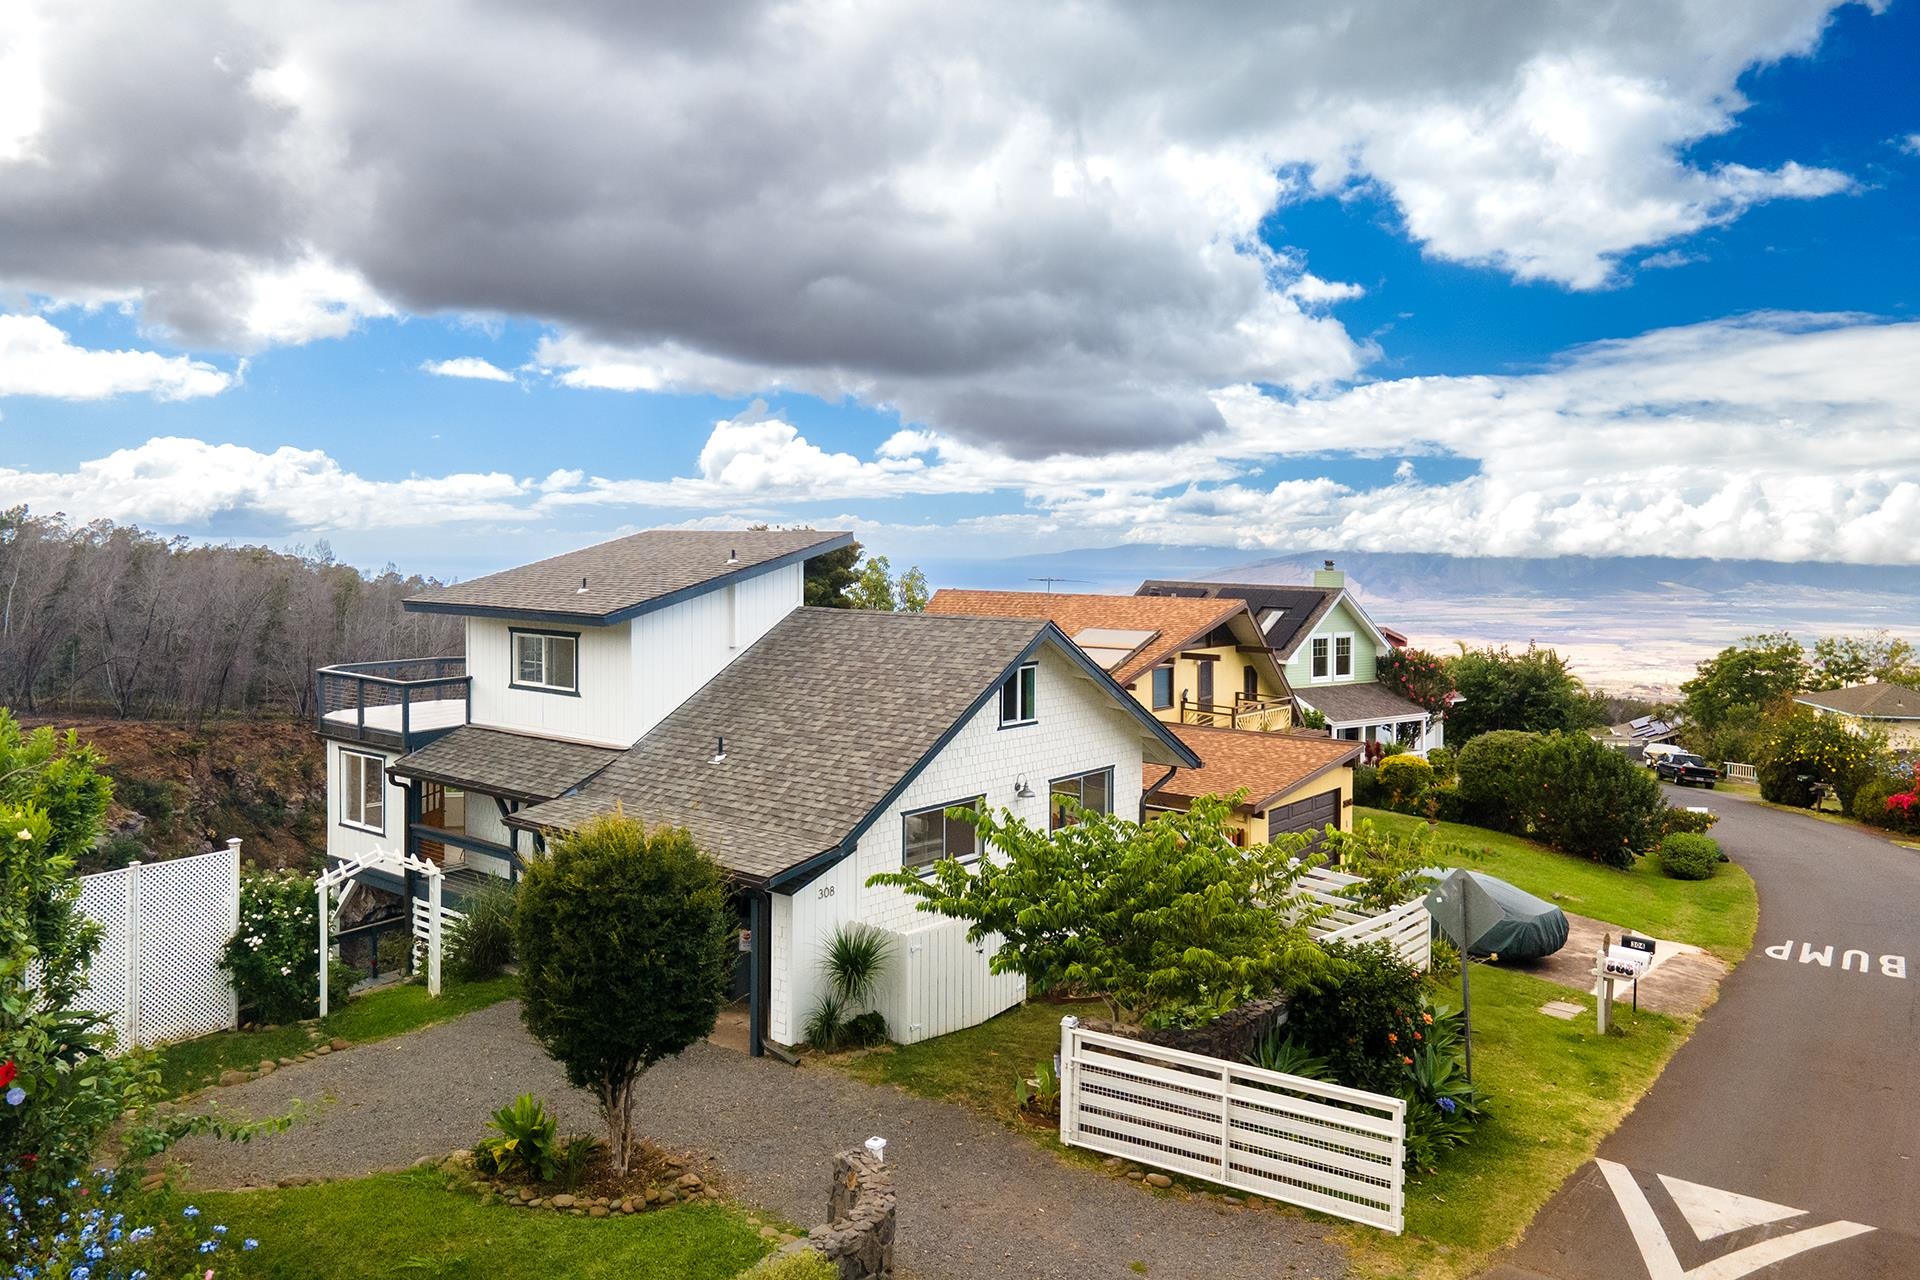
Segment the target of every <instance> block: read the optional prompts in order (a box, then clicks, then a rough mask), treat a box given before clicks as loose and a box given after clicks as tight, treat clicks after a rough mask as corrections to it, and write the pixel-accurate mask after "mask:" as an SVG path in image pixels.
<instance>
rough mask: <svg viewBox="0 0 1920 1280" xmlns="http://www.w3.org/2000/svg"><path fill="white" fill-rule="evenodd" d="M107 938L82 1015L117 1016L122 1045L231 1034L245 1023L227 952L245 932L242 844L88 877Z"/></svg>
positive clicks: (83, 900)
mask: <svg viewBox="0 0 1920 1280" xmlns="http://www.w3.org/2000/svg"><path fill="white" fill-rule="evenodd" d="M80 909H81V910H82V911H85V912H86V913H87V915H88V916H90V917H92V918H93V919H94V920H97V921H98V922H99V923H100V926H101V928H102V929H103V930H104V936H103V937H102V939H101V942H100V952H99V954H98V955H96V956H95V957H94V961H93V968H92V969H91V970H90V971H89V973H88V975H87V976H88V979H89V983H88V989H87V990H86V991H85V992H84V993H82V995H81V997H80V1000H79V1002H78V1003H79V1005H80V1007H82V1008H89V1009H95V1010H98V1011H99V1012H102V1013H106V1014H110V1015H111V1016H112V1019H113V1026H114V1031H115V1032H116V1034H117V1035H118V1036H119V1040H120V1043H121V1044H122V1045H152V1044H159V1043H161V1042H162V1041H166V1040H180V1039H184V1038H186V1037H188V1036H201V1035H206V1034H207V1033H209V1032H213V1031H223V1030H225V1029H227V1028H229V1027H231V1026H233V1025H234V1023H235V1022H236V1021H237V1019H238V1010H237V1009H236V1008H235V1004H234V997H233V984H232V983H231V982H230V981H229V980H228V978H227V975H226V971H225V970H223V969H221V967H220V952H221V950H222V949H223V948H224V947H225V946H226V943H227V939H228V938H231V937H232V936H233V931H234V929H235V927H236V926H238V924H239V923H240V842H239V841H238V840H230V841H228V842H227V847H226V848H224V849H216V850H214V851H213V852H212V853H202V854H196V855H194V856H193V857H191V858H175V859H174V860H172V861H171V862H155V863H147V864H142V863H134V864H133V865H132V866H129V867H126V868H125V869H123V870H120V871H102V872H100V873H98V874H97V875H90V876H82V877H80Z"/></svg>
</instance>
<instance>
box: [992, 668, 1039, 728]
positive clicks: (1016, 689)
mask: <svg viewBox="0 0 1920 1280" xmlns="http://www.w3.org/2000/svg"><path fill="white" fill-rule="evenodd" d="M1039 683H1040V666H1039V664H1038V663H1034V662H1029V663H1027V664H1025V665H1024V666H1022V667H1021V668H1020V669H1019V670H1018V671H1016V672H1014V673H1013V674H1012V675H1010V676H1008V677H1007V681H1006V683H1005V684H1003V685H1001V686H1000V727H1001V728H1002V729H1005V728H1009V727H1011V726H1013V725H1016V724H1032V723H1033V722H1034V721H1035V720H1036V719H1038V718H1039V716H1038V714H1037V707H1038V704H1037V701H1036V695H1037V694H1038V692H1039Z"/></svg>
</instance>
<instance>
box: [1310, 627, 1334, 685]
mask: <svg viewBox="0 0 1920 1280" xmlns="http://www.w3.org/2000/svg"><path fill="white" fill-rule="evenodd" d="M1332 650H1333V644H1332V642H1331V641H1329V640H1328V639H1327V638H1326V637H1325V636H1315V637H1314V638H1313V646H1312V655H1313V657H1312V661H1313V678H1314V679H1315V680H1325V679H1326V678H1327V671H1328V670H1329V668H1330V666H1331V663H1330V661H1329V658H1328V655H1329V654H1330V653H1331V652H1332Z"/></svg>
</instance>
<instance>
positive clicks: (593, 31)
mask: <svg viewBox="0 0 1920 1280" xmlns="http://www.w3.org/2000/svg"><path fill="white" fill-rule="evenodd" d="M141 8H142V6H140V5H138V4H134V3H126V4H122V5H118V6H115V5H109V6H106V7H105V10H104V11H103V13H102V14H101V15H98V16H97V17H96V18H95V19H94V20H90V21H80V20H75V19H69V18H66V17H62V18H61V19H59V20H56V19H55V18H54V16H53V14H52V10H51V9H50V8H49V9H46V10H37V9H36V6H34V5H32V4H29V5H27V6H26V7H25V9H23V10H20V11H19V12H17V13H15V14H14V15H13V16H11V17H0V85H11V86H13V87H12V88H11V89H9V88H0V501H8V502H11V501H26V502H29V503H30V504H31V505H32V506H33V507H34V508H36V509H38V510H43V511H45V510H53V509H60V510H65V511H67V512H69V513H70V514H71V515H72V516H74V517H75V518H79V519H86V518H94V517H106V518H111V519H116V520H122V521H129V522H135V523H139V524H142V525H146V526H149V527H154V528H160V529H165V530H168V531H177V532H183V533H187V534H189V535H191V536H196V537H210V538H221V539H228V538H231V539H244V540H264V541H268V542H271V543H275V544H292V543H302V544H306V545H312V544H315V543H317V542H319V541H322V540H325V541H327V542H328V543H330V544H331V545H332V546H333V547H334V548H335V549H336V550H337V551H338V552H339V553H340V554H342V555H343V556H344V557H345V558H348V559H350V560H352V561H354V562H356V563H360V564H364V565H378V564H380V563H383V562H386V561H393V562H397V563H399V564H400V565H401V566H402V567H403V568H407V569H410V570H420V571H424V572H429V573H436V574H441V575H468V574H471V573H474V572H478V571H484V570H486V569H490V568H494V567H499V566H500V565H502V564H506V563H512V562H516V561H520V560H525V559H528V558H531V557H532V556H534V555H537V554H544V553H547V552H550V551H554V550H559V549H563V548H565V547H567V546H571V545H576V544H578V543H580V542H583V541H587V540H589V539H591V538H595V537H600V536H606V535H610V534H613V533H617V532H621V531H625V530H628V529H632V528H639V527H646V526H649V525H654V524H678V523H687V522H704V523H708V524H721V523H729V522H732V523H738V522H742V521H747V520H771V521H775V522H800V521H805V522H808V523H813V524H816V525H821V526H828V525H832V526H841V525H850V526H851V527H854V528H856V530H857V531H859V532H860V534H861V536H862V537H863V539H864V540H865V541H866V542H867V543H868V544H869V545H870V546H871V547H872V548H873V549H875V550H878V551H883V552H887V553H889V554H891V555H893V556H894V558H895V559H896V560H902V561H905V560H926V561H930V562H939V561H942V560H945V561H957V560H962V559H987V558H993V557H997V556H1004V555H1017V554H1024V553H1029V552H1033V551H1037V550H1047V549H1065V548H1070V547H1085V546H1103V545H1113V544H1118V543H1125V542H1143V543H1174V544H1185V545H1195V546H1211V547H1234V548H1239V549H1242V550H1246V551H1248V552H1253V551H1261V552H1270V551H1285V550H1292V549H1296V548H1305V547H1320V546H1326V547H1335V546H1344V547H1353V548H1356V549H1367V550H1438V551H1449V552H1453V553H1456V554H1502V555H1511V554H1527V555H1554V554H1596V555H1607V554H1628V553H1635V552H1645V551H1648V550H1654V551H1658V552H1662V553H1671V554H1705V555H1725V556H1747V557H1753V556H1773V557H1778V558H1781V559H1790V560H1844V561H1853V562H1861V563H1896V562H1897V563H1912V562H1915V561H1920V429H1916V428H1920V372H1916V370H1920V336H1916V335H1920V322H1917V321H1916V317H1915V316H1914V315H1913V307H1914V284H1915V281H1916V279H1920V218H1916V217H1915V216H1914V213H1913V210H1914V208H1915V204H1916V194H1917V193H1920V88H1916V81H1915V78H1914V77H1913V75H1912V74H1911V68H1912V66H1913V65H1914V61H1915V58H1916V55H1920V17H1917V16H1916V15H1917V14H1920V6H1916V5H1914V4H1912V3H1894V4H1891V5H1889V6H1886V7H1884V8H1881V9H1876V8H1872V7H1869V6H1865V5H1847V6H1842V7H1838V8H1831V7H1830V6H1828V5H1825V4H1823V3H1811V2H1809V3H1790V2H1788V0H1781V3H1779V4H1776V5H1772V6H1764V7H1763V6H1754V5H1751V4H1733V3H1726V4H1715V3H1706V2H1705V0H1703V2H1702V3H1701V4H1698V5H1695V6H1692V7H1691V9H1690V10H1689V11H1688V12H1689V14H1690V17H1689V18H1688V19H1687V20H1686V21H1676V22H1674V24H1673V29H1670V30H1662V31H1657V32H1641V31H1639V30H1638V29H1637V28H1638V27H1640V26H1643V25H1645V24H1644V23H1643V22H1642V21H1641V20H1640V19H1638V18H1635V17H1633V15H1632V13H1631V12H1628V17H1627V18H1626V19H1623V20H1620V21H1615V20H1613V19H1612V18H1611V17H1610V16H1609V15H1608V14H1607V13H1605V12H1602V11H1600V9H1599V7H1597V6H1591V5H1582V6H1575V5H1568V6H1564V7H1556V6H1546V5H1542V6H1538V7H1536V8H1534V9H1531V10H1529V11H1528V12H1526V13H1525V14H1524V15H1522V14H1520V13H1518V12H1516V11H1512V10H1508V9H1504V8H1502V7H1499V6H1491V5H1490V6H1487V7H1485V8H1484V9H1482V8H1477V7H1475V6H1462V7H1460V8H1458V9H1456V10H1452V11H1450V12H1449V13H1448V14H1445V15H1426V16H1424V17H1423V19H1422V21H1423V22H1426V23H1429V24H1433V25H1432V26H1430V28H1429V29H1424V30H1422V29H1412V28H1411V26H1410V24H1408V23H1406V22H1403V21H1400V20H1398V19H1397V18H1396V17H1395V16H1394V13H1393V11H1392V10H1391V7H1385V8H1382V7H1376V6H1370V5H1355V6H1351V7H1350V10H1349V9H1348V8H1345V7H1342V6H1332V7H1331V8H1328V7H1323V6H1319V7H1315V9H1314V10H1313V13H1314V14H1316V15H1318V14H1323V12H1324V16H1325V18H1326V21H1325V23H1324V25H1323V26H1315V25H1314V21H1313V20H1312V19H1311V18H1309V19H1299V20H1296V21H1294V22H1293V23H1292V24H1277V23H1276V24H1275V25H1274V27H1273V29H1272V30H1268V29H1266V28H1265V27H1262V26H1260V25H1259V23H1260V22H1261V21H1263V20H1266V12H1265V10H1264V9H1263V10H1262V11H1261V14H1260V15H1258V16H1256V18H1255V19H1253V20H1252V22H1251V23H1248V22H1245V21H1241V20H1238V19H1236V20H1235V21H1234V22H1227V21H1225V20H1224V19H1223V20H1221V21H1220V22H1219V23H1218V24H1217V25H1216V24H1212V23H1210V22H1201V23H1196V24H1177V25H1178V26H1179V29H1178V30H1177V31H1175V30H1171V29H1168V28H1163V27H1159V26H1156V25H1155V23H1156V19H1155V18H1154V17H1153V15H1152V14H1151V13H1150V12H1147V11H1145V10H1141V9H1123V8H1120V7H1117V6H1116V7H1113V8H1108V7H1106V6H1101V5H1093V6H1084V7H1082V8H1081V9H1079V10H1076V11H1075V13H1074V16H1073V17H1072V18H1068V17H1067V16H1065V15H1064V12H1063V14H1062V15H1061V16H1059V17H1057V18H1055V19H1052V20H1049V21H1045V22H1042V23H1040V24H1039V26H1038V29H1037V30H1028V29H1025V28H1023V27H1022V25H1021V22H1020V20H1019V19H1018V16H1017V13H1018V11H1017V6H1009V7H1007V8H1006V9H1004V10H1001V9H999V8H998V7H997V6H994V5H982V6H980V7H979V10H978V12H977V13H969V14H967V15H964V16H955V15H953V14H952V13H950V12H947V11H943V10H940V9H938V8H935V7H923V6H918V5H914V4H904V3H902V4H879V3H875V4H872V5H870V6H865V7H864V8H865V9H866V10H868V11H865V12H863V13H862V14H861V15H860V17H861V20H860V21H853V20H851V19H849V18H847V17H846V15H845V14H844V13H843V12H842V11H840V10H837V9H835V8H834V7H832V6H820V7H818V8H816V7H815V6H811V5H806V4H802V5H800V6H798V9H797V12H799V13H800V14H802V15H803V20H802V21H799V22H798V23H797V25H796V24H793V23H789V24H786V25H783V24H782V23H780V22H777V21H775V20H774V19H772V18H770V17H769V15H768V14H767V13H766V12H765V11H764V10H763V9H762V8H761V7H760V6H759V5H757V4H754V3H750V2H743V3H741V4H739V5H730V6H710V7H703V6H694V7H693V9H692V10H690V11H689V16H687V17H686V24H687V25H686V26H685V28H684V29H681V28H678V27H673V26H672V24H668V27H669V28H670V29H655V30H650V31H645V32H636V31H634V30H633V29H632V28H631V25H630V24H627V23H624V22H622V21H620V20H619V18H618V15H617V14H610V15H608V16H605V17H604V18H603V17H601V16H600V15H597V14H595V13H594V12H592V7H591V6H583V7H582V9H581V10H580V11H579V12H578V13H572V12H569V14H568V15H567V16H565V17H558V16H555V15H554V14H551V13H546V12H544V11H543V10H541V9H540V8H538V7H535V6H518V5H513V4H498V5H492V6H486V7H481V6H476V7H473V8H471V9H469V8H466V7H465V6H462V5H459V4H452V5H449V6H446V7H445V8H444V12H442V13H441V14H440V15H439V16H438V17H437V18H436V19H435V21H434V22H430V23H423V24H422V30H420V31H418V32H409V33H399V34H396V33H392V32H390V31H387V30H385V29H384V25H383V24H381V23H380V22H378V21H377V20H375V18H374V16H372V15H369V14H363V13H360V12H358V11H357V10H352V9H347V10H343V11H341V13H339V14H336V15H332V18H331V20H330V21H327V22H324V23H323V22H320V21H318V20H317V19H313V20H307V21H302V20H301V19H298V18H274V19H263V18H260V17H257V16H254V15H248V16H246V17H244V18H243V17H240V16H236V15H235V14H234V13H232V12H230V11H228V10H227V9H226V8H225V7H222V6H213V5H208V6H200V5H187V6H184V8H179V9H177V10H172V9H170V10H169V12H170V13H173V12H178V13H179V14H182V15H184V16H183V17H182V20H181V21H180V22H179V23H178V24H177V26H178V30H175V31H173V33H172V36H171V38H170V39H164V40H154V41H149V42H140V41H134V40H132V38H131V36H130V34H129V33H131V32H135V31H139V30H141V29H143V27H144V24H143V23H142V22H141V21H140V20H139V19H140V17H141V14H140V10H141ZM855 8H856V9H861V8H863V7H862V6H855ZM709 10H711V11H709ZM1335 10H1338V12H1334V11H1335ZM441 23H444V24H447V25H446V26H444V27H442V26H437V25H436V24H441ZM1190 28H1191V29H1190ZM796 30H797V34H796ZM456 37H457V38H456ZM1248 50H1251V51H1252V53H1251V54H1249V53H1248ZM801 51H804V52H807V53H808V54H810V55H811V56H809V57H805V58H802V57H799V56H797V55H798V53H799V52H801ZM103 66H114V67H117V68H120V69H121V74H118V75H115V76H111V77H109V76H106V75H104V74H103V73H101V72H100V71H99V70H98V69H97V68H100V67H103ZM1115 67H1124V68H1127V69H1128V71H1127V74H1125V75H1120V74H1117V73H1115V72H1113V71H1112V70H1111V68H1115ZM681 70H684V71H685V72H686V74H685V75H684V76H680V75H679V74H678V72H679V71H681ZM716 77H718V79H719V81H721V82H723V83H721V84H720V87H719V88H716V87H715V84H716ZM922 77H924V80H923V79H922ZM396 80H399V81H403V82H406V83H409V84H414V83H417V84H418V85H420V86H432V95H431V97H430V98H429V96H428V95H426V94H425V93H424V92H423V93H421V94H420V95H418V96H409V94H408V93H404V92H401V91H399V90H397V89H395V88H394V85H395V82H396ZM126 84H135V85H140V86H144V88H143V89H141V90H136V91H130V92H129V91H124V89H123V86H124V85H126ZM929 84H931V85H934V86H937V88H934V89H929V88H928V87H927V86H928V85H929ZM501 86H511V87H510V88H509V89H505V90H503V89H502V88H501ZM794 103H800V104H805V106H806V108H807V110H805V111H798V112H796V111H794V110H791V109H790V104H794ZM663 120H664V121H668V122H670V123H658V122H659V121H663ZM1596 344H1599V345H1596ZM444 361H464V362H467V364H466V367H467V368H468V371H469V372H471V371H472V370H473V369H476V368H477V369H479V370H480V371H482V372H486V373H488V374H489V375H490V376H489V377H487V378H476V377H458V376H442V375H440V374H436V373H434V372H430V371H429V370H430V369H431V368H432V367H433V366H435V365H436V364H437V363H438V362H444ZM479 361H484V362H486V364H485V365H484V366H481V365H477V364H476V363H474V362H479Z"/></svg>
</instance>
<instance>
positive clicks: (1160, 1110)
mask: <svg viewBox="0 0 1920 1280" xmlns="http://www.w3.org/2000/svg"><path fill="white" fill-rule="evenodd" d="M1406 1107H1407V1104H1406V1103H1405V1102H1403V1101H1401V1100H1400V1099H1399V1098H1393V1097H1388V1096H1387V1095H1385V1094H1379V1093H1367V1092H1365V1091H1363V1090H1360V1089H1349V1088H1346V1087H1344V1086H1342V1085H1337V1084H1325V1083H1322V1082H1321V1081H1318V1080H1308V1079H1306V1078H1305V1077H1303V1076H1290V1075H1283V1074H1282V1073H1280V1072H1278V1071H1267V1070H1264V1069H1262V1068H1260V1067H1255V1066H1250V1065H1247V1064H1244V1063H1237V1062H1228V1061H1226V1060H1225V1059H1223V1058H1209V1057H1206V1056H1204V1055H1202V1054H1197V1053H1184V1052H1182V1051H1180V1050H1178V1049H1164V1048H1161V1047H1160V1046H1158V1045H1151V1044H1144V1043H1142V1042H1141V1041H1138V1040H1129V1039H1127V1038H1125V1037H1123V1036H1112V1035H1106V1034H1103V1033H1101V1032H1095V1031H1088V1030H1086V1029H1084V1028H1083V1027H1081V1026H1080V1025H1079V1023H1078V1021H1077V1020H1076V1019H1074V1018H1063V1019H1062V1020H1061V1023H1060V1141H1061V1142H1062V1143H1064V1144H1065V1145H1067V1146H1070V1147H1085V1148H1087V1149H1089V1150H1092V1151H1102V1152H1105V1153H1106V1154H1108V1155H1115V1156H1121V1157H1123V1158H1125V1159H1128V1160H1135V1161H1138V1162H1139V1163H1141V1164H1145V1165H1152V1166H1154V1167H1157V1168H1161V1169H1165V1170H1167V1171H1168V1172H1170V1173H1182V1174H1186V1175H1188V1176H1190V1177H1195V1178H1204V1179H1206V1180H1207V1181H1209V1182H1217V1183H1220V1184H1221V1185H1223V1186H1227V1187H1232V1188H1233V1189H1235V1190H1237V1191H1241V1192H1244V1193H1248V1194H1252V1195H1262V1196H1266V1197H1268V1198H1269V1199H1273V1200H1280V1201H1284V1202H1286V1203H1287V1204H1297V1205H1301V1206H1303V1207H1304V1208H1308V1209H1318V1210H1320V1211H1321V1212H1322V1213H1330V1214H1333V1215H1334V1216H1335V1217H1340V1218H1347V1219H1351V1220H1352V1221H1354V1222H1364V1223H1367V1224H1368V1225H1370V1226H1375V1227H1381V1228H1383V1229H1385V1230H1387V1231H1391V1232H1392V1233H1393V1234H1395V1235H1399V1234H1400V1232H1401V1231H1402V1230H1403V1229H1404V1228H1405V1226H1406V1186H1405V1181H1404V1179H1405V1174H1404V1167H1405V1163H1406Z"/></svg>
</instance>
